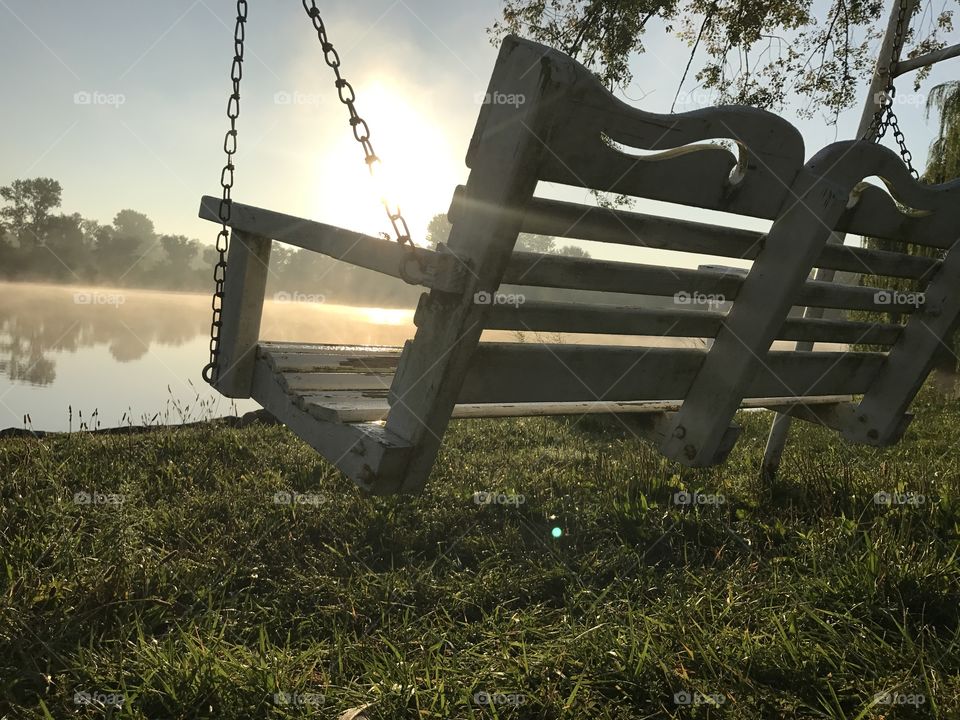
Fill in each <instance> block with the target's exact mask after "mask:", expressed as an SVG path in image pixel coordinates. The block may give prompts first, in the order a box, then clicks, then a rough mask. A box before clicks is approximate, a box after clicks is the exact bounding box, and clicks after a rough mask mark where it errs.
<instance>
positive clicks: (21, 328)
mask: <svg viewBox="0 0 960 720" xmlns="http://www.w3.org/2000/svg"><path fill="white" fill-rule="evenodd" d="M209 330H210V297H209V296H208V295H200V294H196V293H169V292H155V291H148V290H130V289H112V288H90V287H78V286H61V285H40V284H29V283H0V429H3V428H9V427H15V428H22V427H29V428H31V429H33V430H68V429H73V430H78V429H82V428H84V427H86V428H88V429H94V428H96V427H102V428H104V427H114V426H118V425H127V424H135V425H141V424H158V423H161V424H171V423H182V422H190V421H195V420H203V419H208V418H210V417H220V416H224V415H236V414H242V413H244V412H246V411H248V410H253V409H256V408H257V407H259V406H258V405H257V404H256V403H254V402H252V401H249V400H248V401H233V400H228V399H226V398H223V397H222V396H220V395H219V394H218V393H216V392H214V391H213V390H212V389H210V387H209V386H207V384H206V383H205V382H203V379H202V378H201V377H200V371H201V369H202V368H203V366H204V365H205V364H206V362H207V347H208V339H207V334H208V332H209ZM414 330H415V328H414V326H413V310H412V309H384V308H373V307H369V308H364V307H346V306H340V305H332V304H318V303H310V302H279V301H276V300H267V302H266V303H265V305H264V312H263V323H262V327H261V337H263V338H265V339H269V340H278V341H299V342H318V343H320V342H322V343H337V344H349V345H357V344H362V345H397V346H399V345H403V343H404V341H406V340H407V339H409V338H411V337H412V336H413V332H414ZM484 339H485V340H501V341H504V340H517V339H518V337H517V335H516V333H508V332H488V333H485V334H484ZM528 339H529V340H545V341H551V342H556V341H562V342H590V343H611V344H657V345H672V346H686V347H703V342H702V341H701V340H698V339H672V340H671V339H667V340H665V339H659V338H653V339H651V338H637V337H629V338H628V337H619V336H609V335H606V336H605V335H564V336H552V335H551V336H547V337H543V336H538V337H533V338H528ZM824 349H826V346H825V347H824Z"/></svg>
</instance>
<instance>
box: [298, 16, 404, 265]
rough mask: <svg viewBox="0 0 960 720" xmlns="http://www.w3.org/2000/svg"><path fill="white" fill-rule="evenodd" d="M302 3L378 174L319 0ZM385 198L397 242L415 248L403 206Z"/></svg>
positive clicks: (355, 134)
mask: <svg viewBox="0 0 960 720" xmlns="http://www.w3.org/2000/svg"><path fill="white" fill-rule="evenodd" d="M302 2H303V9H304V10H305V11H306V13H307V15H308V16H309V18H310V20H311V21H312V22H313V27H314V29H315V30H316V31H317V38H318V39H319V40H320V47H321V49H322V50H323V59H324V62H326V63H327V65H328V66H329V67H330V69H331V70H333V74H334V75H335V76H336V82H335V85H336V88H337V95H338V96H339V97H340V102H342V103H343V104H344V105H346V106H347V110H348V112H349V113H350V127H351V128H352V129H353V137H354V138H355V139H356V141H357V142H358V143H360V145H361V147H363V154H364V160H365V162H366V163H367V168H368V169H369V170H370V174H371V175H372V174H373V173H374V166H375V165H377V164H378V163H379V162H380V158H379V157H377V154H376V153H375V152H374V150H373V145H372V144H371V142H370V127H369V126H368V125H367V121H366V120H364V119H363V118H362V117H360V114H359V113H358V112H357V108H356V107H355V105H354V102H355V101H356V99H357V96H356V93H355V92H354V91H353V86H352V85H351V84H350V83H349V82H348V81H347V80H346V79H345V78H344V77H343V76H342V75H341V74H340V55H339V54H338V53H337V51H336V49H335V48H334V47H333V43H331V42H330V39H329V38H328V37H327V28H326V26H325V25H324V24H323V19H322V18H321V17H320V9H319V8H318V7H317V0H302ZM381 201H382V202H383V208H384V210H386V212H387V217H388V218H389V219H390V224H391V225H392V226H393V231H394V233H396V236H397V238H396V239H397V242H398V243H400V244H401V245H408V246H409V247H410V248H411V249H413V247H414V245H413V240H412V239H411V238H410V229H409V228H408V227H407V221H406V220H405V219H404V217H403V212H402V211H401V210H400V206H399V205H391V204H390V201H389V200H388V199H387V198H385V197H384V198H381Z"/></svg>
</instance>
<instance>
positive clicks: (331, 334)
mask: <svg viewBox="0 0 960 720" xmlns="http://www.w3.org/2000/svg"><path fill="white" fill-rule="evenodd" d="M209 313H210V299H209V298H208V297H206V296H204V295H198V294H192V293H168V292H154V291H146V290H126V289H122V290H118V289H110V288H75V287H65V286H56V285H34V284H28V283H0V373H2V374H3V375H4V376H5V377H6V378H7V379H8V380H9V381H11V382H15V383H27V384H30V385H49V384H50V383H52V382H54V380H55V379H56V370H57V368H56V364H55V361H54V360H53V359H52V358H51V355H54V354H59V353H75V352H77V351H78V350H80V349H82V348H89V347H93V346H97V345H102V346H104V347H106V349H107V350H108V352H109V354H110V357H111V358H112V359H113V360H115V361H116V362H119V363H128V362H132V361H135V360H140V359H142V358H144V357H145V356H146V355H147V354H148V353H149V352H150V349H151V347H155V346H169V347H177V346H181V345H183V344H185V343H187V342H189V341H191V340H193V339H196V338H198V337H201V336H205V335H206V333H207V332H209V328H210V321H209ZM412 317H413V313H412V311H410V310H405V309H380V308H369V309H367V308H349V307H343V306H333V305H327V306H323V305H314V304H309V303H291V302H278V301H274V300H268V301H267V302H266V303H265V305H264V314H263V326H262V332H261V335H262V336H263V337H267V338H270V339H273V340H298V341H301V342H334V343H348V342H349V343H364V344H378V345H391V344H395V345H400V344H402V343H403V341H404V340H405V339H407V338H409V337H410V335H411V333H412V332H413V324H412ZM103 369H104V371H105V372H106V371H107V368H103Z"/></svg>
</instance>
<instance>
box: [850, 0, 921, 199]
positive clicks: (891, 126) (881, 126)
mask: <svg viewBox="0 0 960 720" xmlns="http://www.w3.org/2000/svg"><path fill="white" fill-rule="evenodd" d="M899 2H900V11H899V14H898V16H897V28H896V34H895V36H894V39H893V53H892V57H900V53H901V51H902V50H903V44H904V41H905V40H906V30H907V20H908V18H907V6H908V5H909V4H910V0H899ZM886 73H887V86H886V88H884V90H883V94H882V96H881V97H880V107H879V108H878V109H877V112H876V113H875V114H874V116H873V121H872V122H871V123H870V127H869V129H868V130H867V134H866V136H865V137H864V139H865V140H870V141H871V142H876V143H879V142H880V140H882V139H883V136H884V135H886V134H887V130H892V131H893V139H894V140H895V141H896V143H897V147H898V148H899V150H900V157H901V158H903V162H904V164H905V165H906V166H907V169H908V170H909V171H910V174H911V175H912V176H913V177H914V179H916V180H919V179H920V173H918V172H917V169H916V168H915V167H914V166H913V154H912V153H911V152H910V150H909V149H908V148H907V142H906V139H905V138H904V136H903V131H902V130H900V121H899V119H898V118H897V114H896V113H895V112H894V110H893V102H894V100H895V99H896V97H897V88H896V86H895V84H894V82H893V80H894V77H893V63H892V62H891V63H888V64H887V67H886Z"/></svg>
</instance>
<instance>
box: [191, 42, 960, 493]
mask: <svg viewBox="0 0 960 720" xmlns="http://www.w3.org/2000/svg"><path fill="white" fill-rule="evenodd" d="M488 91H489V93H490V96H491V97H492V96H495V95H499V94H507V95H513V96H516V97H522V98H523V99H524V100H525V102H523V103H522V104H519V105H497V104H489V105H485V106H484V107H483V108H482V110H481V112H480V117H479V119H478V122H477V126H476V130H475V132H474V136H473V139H472V141H471V144H470V149H469V152H468V155H467V165H468V167H469V168H470V171H471V172H470V176H469V180H468V182H467V184H466V186H465V187H461V188H458V189H457V191H456V193H455V195H454V199H453V203H452V206H451V208H450V211H449V219H450V221H451V223H452V231H451V233H450V237H449V241H448V245H447V246H446V247H442V246H441V247H439V248H438V249H437V250H436V251H430V250H425V249H416V250H411V249H408V248H404V247H401V246H399V245H396V244H393V243H388V242H386V241H384V240H381V239H377V238H373V237H369V236H365V235H362V234H359V233H355V232H351V231H348V230H343V229H340V228H336V227H332V226H329V225H323V224H320V223H316V222H311V221H308V220H303V219H300V218H296V217H291V216H288V215H282V214H279V213H274V212H271V211H268V210H262V209H260V208H255V207H250V206H245V205H241V204H239V203H234V204H233V209H232V213H231V221H230V225H231V226H232V229H233V238H232V244H231V247H230V251H229V258H228V270H227V275H226V284H225V291H224V311H223V326H222V329H221V338H222V340H221V358H220V366H221V370H220V375H219V379H218V381H217V388H218V389H219V390H220V391H221V392H222V393H224V394H225V395H227V396H229V397H252V398H254V399H255V400H257V401H258V402H259V403H260V404H261V405H263V406H264V407H265V408H267V409H268V410H270V411H271V412H272V413H273V414H274V415H276V416H277V417H278V418H279V419H280V420H282V421H283V422H285V423H286V424H287V425H289V426H290V427H291V428H292V429H293V431H294V432H296V433H297V434H298V435H299V436H300V437H302V438H303V439H304V440H305V441H307V442H308V443H310V444H311V445H312V446H313V447H314V448H316V449H317V450H318V451H319V452H321V453H322V454H323V455H324V456H325V457H326V458H327V459H328V460H329V461H330V462H331V463H332V464H334V465H336V466H337V467H338V468H340V469H341V470H342V471H343V472H345V473H346V474H347V475H348V476H350V477H351V478H353V479H354V480H355V481H356V482H357V483H358V484H359V485H361V486H362V487H364V488H366V489H367V490H369V491H371V492H374V493H378V494H387V493H395V492H418V491H420V490H421V489H422V487H423V485H424V484H425V482H426V480H427V477H428V475H429V473H430V470H431V468H432V466H433V463H434V460H435V458H436V455H437V451H438V448H439V446H440V443H441V439H442V437H443V435H444V432H445V429H446V427H447V424H448V422H449V421H450V419H451V418H452V417H503V416H523V415H554V414H571V415H580V414H582V413H591V412H604V413H607V412H614V413H637V414H638V415H635V417H637V418H640V419H641V421H640V422H639V423H635V425H638V426H639V427H642V428H643V429H644V431H645V432H646V434H647V435H648V436H649V437H650V438H651V439H652V440H653V441H654V442H655V443H656V444H657V445H658V446H659V448H660V450H661V451H662V452H663V453H664V454H665V455H667V456H668V457H670V458H674V459H676V460H678V461H679V462H681V463H683V464H685V465H688V466H707V465H713V464H716V463H720V462H722V461H723V460H724V458H725V457H726V455H727V453H728V452H729V451H730V449H731V448H732V446H733V444H734V442H735V440H736V437H737V428H736V427H735V426H734V425H732V420H733V417H734V414H735V413H736V411H737V410H738V408H740V407H768V408H772V409H774V410H777V411H779V412H782V413H787V414H789V415H791V416H794V417H797V418H801V419H804V420H808V421H811V422H816V423H819V424H822V425H826V426H827V427H830V428H833V429H835V430H837V431H839V432H841V433H842V434H843V435H844V437H846V438H848V439H849V440H851V441H854V442H859V443H866V444H869V445H887V444H890V443H893V442H896V441H897V440H898V439H899V438H900V436H901V435H902V434H903V432H904V429H905V427H906V425H907V422H908V421H909V418H910V416H909V415H907V414H906V411H907V408H908V406H909V404H910V402H911V400H912V399H913V397H914V395H915V393H916V392H917V390H918V389H919V387H920V386H921V384H922V383H923V381H924V379H925V378H926V375H927V374H928V372H929V370H930V368H931V364H932V360H933V355H934V351H935V350H936V349H937V347H938V346H939V345H940V343H941V342H942V341H943V340H944V338H946V337H947V336H948V334H949V332H950V331H951V329H952V328H953V327H954V325H955V324H956V320H957V318H958V314H960V291H958V289H957V282H958V279H960V252H958V251H957V250H956V249H955V243H956V242H957V240H958V237H960V230H958V228H960V183H952V184H950V185H944V186H922V185H920V184H918V183H916V182H915V181H914V180H913V179H912V178H911V177H910V176H909V174H908V172H907V169H906V168H905V167H904V165H903V164H902V162H901V161H900V160H899V159H898V158H897V157H896V156H895V155H894V154H893V153H892V152H890V151H888V150H886V149H884V148H882V147H879V146H877V145H875V144H872V143H869V142H863V141H861V142H839V143H835V144H832V145H830V146H828V147H826V148H824V149H823V150H822V151H820V152H819V153H817V154H816V155H815V156H814V157H813V158H812V159H810V160H809V161H808V162H806V163H805V162H804V146H803V141H802V139H801V137H800V135H799V133H798V132H797V130H796V129H795V128H794V127H793V126H792V125H790V124H789V123H788V122H787V121H785V120H783V119H781V118H779V117H777V116H776V115H773V114H770V113H768V112H764V111H761V110H756V109H751V108H745V107H716V108H709V109H705V110H698V111H695V112H690V113H683V114H679V115H655V114H651V113H646V112H643V111H641V110H638V109H635V108H633V107H630V106H627V105H625V104H624V103H622V102H620V101H619V100H617V99H616V98H615V97H614V96H613V95H611V94H610V93H609V92H607V91H606V90H605V89H604V88H603V87H602V86H601V85H600V84H599V83H598V82H597V81H596V80H595V79H594V77H593V76H592V75H591V73H589V72H588V71H587V70H586V69H585V68H583V67H582V66H580V65H579V64H577V63H576V62H574V61H573V60H571V59H570V58H568V57H566V56H564V55H562V54H560V53H557V52H555V51H552V50H550V49H548V48H546V47H543V46H541V45H538V44H535V43H531V42H528V41H524V40H519V39H516V38H508V39H507V40H506V41H505V42H504V44H503V47H502V48H501V51H500V56H499V59H498V61H497V64H496V67H495V69H494V72H493V76H492V78H491V81H490V86H489V88H488ZM715 139H727V140H732V141H734V142H735V143H736V148H737V153H738V154H733V153H731V152H730V151H729V150H727V149H725V148H723V147H721V146H719V145H717V144H703V143H705V141H710V140H715ZM609 140H612V141H614V142H615V143H616V145H612V144H611V143H610V142H609ZM698 143H701V144H698ZM632 149H636V152H634V151H633V150H632ZM648 151H663V152H657V153H654V154H650V153H649V152H648ZM638 153H645V154H638ZM871 176H879V177H881V178H882V179H883V180H884V182H885V184H886V186H887V187H888V188H889V192H888V191H887V190H886V189H885V188H881V187H880V186H877V185H866V184H863V183H862V181H863V180H864V178H867V177H871ZM538 182H553V183H562V184H564V185H570V186H575V187H581V188H592V189H597V190H601V191H607V192H613V193H624V194H627V195H632V196H637V197H642V198H649V199H653V200H660V201H666V202H670V203H674V204H676V205H680V206H691V207H697V208H705V209H709V210H719V211H723V212H726V213H732V214H736V215H742V216H747V217H752V218H762V219H767V220H772V221H773V225H772V228H771V229H770V231H769V232H768V233H766V234H763V233H757V232H751V231H747V230H741V229H736V228H732V227H725V226H718V225H710V224H705V223H701V222H693V221H689V220H675V219H669V218H665V217H660V216H656V215H649V214H643V213H639V212H628V211H624V210H613V209H601V208H597V207H592V206H586V205H580V204H576V203H569V202H560V201H557V200H548V199H543V198H538V197H536V196H535V194H534V193H535V190H536V188H537V184H538ZM890 193H892V194H893V197H891V194H890ZM894 198H896V202H895V201H894ZM219 204H220V200H219V198H212V197H205V198H204V199H203V201H202V203H201V209H200V216H201V217H203V218H205V219H207V220H211V221H213V222H219V216H218V209H219ZM904 207H905V208H909V210H908V211H902V210H901V208H904ZM834 231H837V232H848V233H853V234H861V235H869V236H875V237H883V238H888V239H890V240H892V241H895V242H898V243H902V244H903V245H904V250H906V247H905V244H906V243H908V242H909V243H915V244H919V245H927V246H932V247H935V248H939V249H942V250H944V251H945V253H944V255H943V259H934V258H926V257H918V256H911V255H908V254H906V252H888V251H878V250H871V249H866V248H860V247H851V246H844V245H836V244H829V243H828V240H829V239H830V238H831V234H832V233H833V232H834ZM520 232H529V233H542V234H545V235H551V236H556V237H562V238H574V239H586V240H593V241H599V242H607V243H619V244H622V245H627V246H634V247H637V246H639V247H651V248H662V249H669V250H676V251H683V252H689V253H695V254H706V255H711V256H720V257H728V258H744V259H748V260H750V261H752V266H751V268H750V271H749V273H748V274H746V276H745V277H744V276H742V275H738V274H735V273H725V272H722V271H719V270H716V269H710V268H705V269H698V270H691V269H681V268H671V267H663V266H657V265H643V264H638V263H629V262H611V261H602V260H594V259H586V258H569V257H557V256H546V255H536V254H531V253H523V252H515V251H514V244H515V242H516V240H517V235H518V233H520ZM273 241H278V242H284V243H288V244H292V245H296V246H298V247H302V248H306V249H309V250H313V251H316V252H320V253H324V254H326V255H329V256H331V257H335V258H339V259H341V260H344V261H346V262H349V263H352V264H354V265H358V266H361V267H365V268H370V269H373V270H377V271H379V272H381V273H384V274H386V275H389V276H393V277H397V278H403V279H404V280H406V281H408V282H411V283H415V284H419V285H422V286H424V287H426V288H428V290H429V292H428V293H426V294H424V295H423V296H422V297H421V300H420V303H419V306H418V308H417V311H416V315H415V324H416V326H417V331H416V334H415V336H414V338H413V339H412V340H410V341H408V342H407V343H406V345H405V346H404V347H403V348H402V349H401V348H376V347H335V346H326V345H302V344H289V343H287V344H284V343H271V342H265V341H262V340H260V338H259V328H260V313H261V309H262V303H263V292H264V287H265V283H266V275H267V270H266V265H267V262H268V259H269V254H270V246H271V242H273ZM814 268H828V269H833V270H843V271H848V272H855V273H860V274H873V275H879V276H885V277H897V278H912V279H916V280H920V281H921V282H922V283H923V285H924V287H925V290H924V291H925V294H926V297H925V302H924V303H922V304H919V305H917V306H916V307H913V306H904V307H899V308H897V309H898V310H899V311H900V312H903V313H908V314H909V315H910V317H909V321H908V322H907V323H906V325H894V324H888V323H885V322H883V321H882V317H883V315H882V313H883V312H885V311H888V310H889V309H890V307H889V305H886V304H883V303H882V302H878V301H877V297H876V290H875V289H872V288H867V287H855V286H849V285H841V284H837V283H832V282H817V281H813V280H810V279H809V278H810V275H811V270H812V269H814ZM501 284H509V285H518V286H531V287H550V288H567V289H570V290H592V291H605V292H612V293H626V294H633V295H636V294H640V295H656V296H667V297H670V296H676V295H677V294H678V293H687V294H688V295H690V294H694V293H702V294H704V295H711V294H712V295H722V296H724V298H725V299H726V300H727V301H732V306H730V307H731V309H730V310H729V312H726V313H721V312H716V311H710V310H709V309H691V308H690V307H688V306H683V305H679V304H678V305H677V306H676V309H670V310H663V309H643V308H638V307H634V306H622V307H621V306H614V305H595V304H594V305H591V304H586V303H574V302H527V303H525V304H522V305H519V306H508V305H498V304H487V303H482V302H476V301H475V298H476V297H477V296H478V293H496V292H497V291H498V289H499V288H500V286H501ZM481 297H482V296H481ZM794 307H798V308H803V307H809V308H839V309H841V310H858V311H863V312H866V313H876V315H873V316H870V317H872V318H874V320H873V321H867V322H865V321H852V320H824V319H815V318H810V317H807V318H802V317H794V316H790V317H788V314H789V313H790V310H791V308H794ZM488 328H489V329H500V330H521V331H545V332H569V333H603V334H616V335H637V336H668V337H696V338H712V339H713V341H712V343H711V344H710V346H709V349H689V348H665V347H636V346H605V345H579V344H554V345H550V344H533V343H487V342H483V343H481V342H480V335H481V332H482V331H483V330H484V329H488ZM775 340H787V341H797V342H827V343H841V344H843V345H844V346H849V345H857V344H862V345H871V346H881V347H883V348H886V351H884V352H843V351H836V350H834V351H796V350H784V351H771V350H770V348H771V344H772V343H773V342H774V341H775ZM854 396H861V397H859V398H854Z"/></svg>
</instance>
